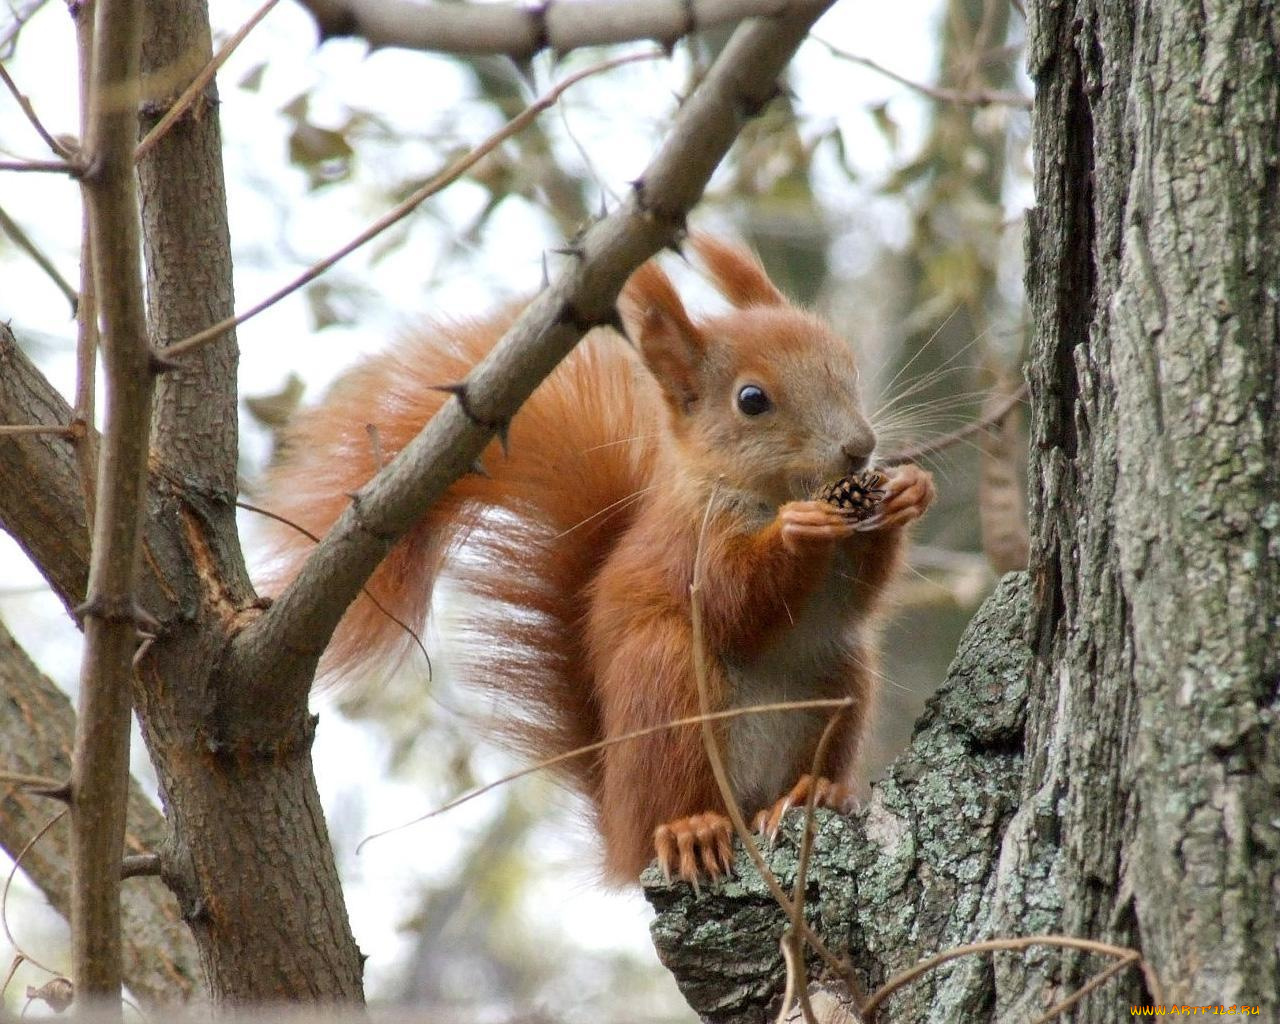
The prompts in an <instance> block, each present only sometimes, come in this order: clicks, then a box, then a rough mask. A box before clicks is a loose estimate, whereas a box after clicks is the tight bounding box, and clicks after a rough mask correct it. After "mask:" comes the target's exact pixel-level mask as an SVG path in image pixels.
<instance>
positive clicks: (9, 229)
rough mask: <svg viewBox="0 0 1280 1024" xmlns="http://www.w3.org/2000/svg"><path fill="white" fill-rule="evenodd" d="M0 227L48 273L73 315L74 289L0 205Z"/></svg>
mask: <svg viewBox="0 0 1280 1024" xmlns="http://www.w3.org/2000/svg"><path fill="white" fill-rule="evenodd" d="M0 229H3V230H4V233H5V234H6V235H8V236H9V237H10V238H12V239H13V241H14V243H15V244H16V245H17V246H18V248H20V249H22V250H23V251H24V252H26V254H27V255H28V256H30V257H31V258H32V259H33V260H34V261H35V264H36V266H38V267H39V268H40V269H41V270H43V271H44V272H45V274H47V275H48V277H49V280H51V281H52V282H53V283H54V285H56V286H57V288H58V290H59V291H60V292H62V294H63V295H64V296H66V299H67V301H68V302H69V303H71V313H72V315H73V316H74V315H75V311H76V304H77V302H78V301H79V296H77V295H76V290H75V289H74V288H72V287H71V285H69V284H68V283H67V279H66V278H65V277H63V276H62V275H61V274H60V273H58V268H57V267H55V266H54V265H53V260H51V259H49V257H48V256H46V255H45V254H44V253H43V252H41V251H40V248H39V246H37V245H36V244H35V242H33V241H31V239H30V237H28V235H27V233H26V232H25V231H23V230H22V228H21V227H19V225H18V223H17V221H15V220H14V219H13V218H12V217H10V216H9V214H8V213H7V212H5V209H4V207H2V206H0Z"/></svg>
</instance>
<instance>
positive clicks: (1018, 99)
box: [814, 36, 1031, 110]
mask: <svg viewBox="0 0 1280 1024" xmlns="http://www.w3.org/2000/svg"><path fill="white" fill-rule="evenodd" d="M814 41H815V42H818V43H821V44H822V45H823V46H825V47H826V48H827V49H828V50H829V51H830V52H831V53H833V54H834V55H835V56H837V57H839V58H840V59H841V60H847V61H849V62H850V63H851V64H857V65H859V66H861V67H864V68H867V69H868V70H870V71H874V72H875V73H876V74H878V75H884V77H885V78H888V79H890V80H892V81H894V82H897V83H898V84H899V85H905V86H906V87H907V88H908V89H911V90H912V91H914V92H918V93H920V95H922V96H928V97H929V98H930V99H932V100H937V101H938V102H939V103H956V104H959V105H960V106H966V107H994V106H1004V107H1013V108H1014V109H1016V110H1030V109H1031V97H1029V96H1023V95H1022V93H1018V92H1005V91H1003V90H1000V89H944V88H942V87H941V86H935V85H925V84H924V83H923V82H914V81H912V80H911V79H910V78H907V77H905V76H904V75H900V74H898V73H897V72H896V71H891V70H890V69H889V68H887V67H885V66H884V65H883V64H879V63H877V62H876V61H874V60H872V59H871V58H870V57H862V56H859V55H858V54H856V53H850V52H849V51H848V50H845V49H842V48H841V47H839V46H836V45H835V44H834V43H829V42H827V41H826V40H825V39H819V38H818V37H816V36H815V37H814Z"/></svg>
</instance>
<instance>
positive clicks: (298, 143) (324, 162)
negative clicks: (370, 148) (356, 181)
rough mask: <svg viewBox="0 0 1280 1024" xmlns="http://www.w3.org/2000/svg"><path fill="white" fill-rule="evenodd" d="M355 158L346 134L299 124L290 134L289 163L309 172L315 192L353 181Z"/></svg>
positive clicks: (302, 123) (303, 123)
mask: <svg viewBox="0 0 1280 1024" xmlns="http://www.w3.org/2000/svg"><path fill="white" fill-rule="evenodd" d="M353 156H355V151H354V150H353V149H352V148H351V144H350V143H349V142H347V139H346V136H345V135H343V134H342V132H336V131H333V130H331V129H329V128H318V127H316V126H315V125H313V124H307V123H305V122H299V123H298V124H297V125H295V126H294V129H293V131H292V132H290V133H289V162H290V163H292V164H293V165H294V166H295V167H301V168H302V169H303V170H305V171H306V172H307V176H308V177H309V178H310V180H311V187H312V188H318V187H319V186H321V185H326V184H329V183H331V182H335V181H343V180H345V179H346V178H348V177H350V175H351V159H352V157H353Z"/></svg>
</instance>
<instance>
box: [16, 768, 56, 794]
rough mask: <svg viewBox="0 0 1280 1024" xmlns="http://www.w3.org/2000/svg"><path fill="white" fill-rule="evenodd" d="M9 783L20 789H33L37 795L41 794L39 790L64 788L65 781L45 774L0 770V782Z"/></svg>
mask: <svg viewBox="0 0 1280 1024" xmlns="http://www.w3.org/2000/svg"><path fill="white" fill-rule="evenodd" d="M6 782H7V783H11V784H13V785H16V786H18V787H20V788H21V789H25V790H29V791H35V792H36V795H37V796H41V795H43V794H42V793H40V792H39V791H40V790H47V791H49V792H55V793H56V792H57V791H58V790H62V789H66V787H67V784H66V782H65V781H59V780H58V779H51V778H49V777H48V776H46V775H24V774H23V773H22V772H5V771H0V783H6Z"/></svg>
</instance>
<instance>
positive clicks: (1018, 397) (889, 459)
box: [877, 382, 1030, 466]
mask: <svg viewBox="0 0 1280 1024" xmlns="http://www.w3.org/2000/svg"><path fill="white" fill-rule="evenodd" d="M1029 391H1030V389H1029V387H1028V386H1027V384H1026V383H1025V382H1024V383H1023V384H1022V386H1021V387H1019V388H1018V390H1017V391H1015V392H1013V394H1011V395H1009V397H1008V398H1006V399H1005V400H1004V401H1003V402H1001V403H1000V404H999V405H997V406H996V407H995V408H994V409H992V410H991V412H989V413H988V414H987V415H986V416H983V417H982V418H981V419H978V420H974V421H973V422H972V423H969V424H966V425H965V426H963V427H961V428H960V429H959V430H953V431H952V432H951V433H949V434H943V435H942V436H941V437H936V438H934V439H933V440H932V441H923V442H921V443H920V444H917V445H912V446H911V447H910V448H904V449H903V450H902V451H899V452H894V453H893V454H892V455H888V456H886V457H885V458H883V459H879V460H877V463H878V464H879V465H883V466H900V465H902V464H903V463H905V462H918V461H919V460H920V459H924V458H928V457H929V456H930V455H936V454H937V453H938V452H940V451H943V450H944V449H947V448H950V447H951V446H952V445H954V444H959V443H960V442H961V441H965V440H967V439H968V438H970V437H972V436H973V435H974V434H976V433H978V432H979V431H982V430H989V429H990V428H991V427H994V426H998V425H999V424H1000V421H1001V420H1003V419H1004V418H1005V417H1006V416H1008V415H1009V413H1011V412H1012V411H1013V410H1014V408H1015V407H1016V406H1017V405H1019V404H1020V403H1022V402H1024V401H1026V399H1027V395H1028V393H1029Z"/></svg>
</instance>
